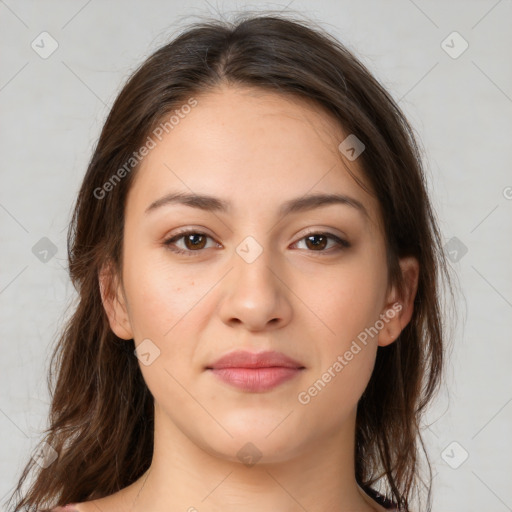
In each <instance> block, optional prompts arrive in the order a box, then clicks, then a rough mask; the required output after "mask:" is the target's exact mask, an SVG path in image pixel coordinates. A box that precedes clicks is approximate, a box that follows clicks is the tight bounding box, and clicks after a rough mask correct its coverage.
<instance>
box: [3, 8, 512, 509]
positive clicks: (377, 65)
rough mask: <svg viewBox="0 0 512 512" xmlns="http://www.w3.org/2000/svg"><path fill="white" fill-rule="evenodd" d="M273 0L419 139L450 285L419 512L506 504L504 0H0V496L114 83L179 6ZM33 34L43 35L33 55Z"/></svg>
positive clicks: (34, 404) (509, 441)
mask: <svg viewBox="0 0 512 512" xmlns="http://www.w3.org/2000/svg"><path fill="white" fill-rule="evenodd" d="M287 3H288V4H289V9H292V10H294V11H299V12H301V13H303V14H304V15H305V16H307V17H309V18H311V19H313V20H315V21H317V22H319V23H320V24H322V25H323V26H324V27H325V28H327V29H328V30H329V31H330V32H331V33H333V34H334V35H335V36H337V37H338V38H339V39H340V40H341V41H342V42H344V43H345V44H347V45H348V46H349V48H351V49H352V50H353V51H355V53H356V54H357V55H358V56H359V57H360V58H361V59H362V60H363V62H364V63H365V64H366V65H367V66H368V67H369V68H370V70H371V71H372V72H373V73H374V74H375V75H376V76H377V77H378V78H379V79H380V80H381V81H382V82H383V84H384V85H385V86H386V87H387V88H388V90H389V91H390V92H391V94H392V95H393V97H394V98H395V99H396V100H398V101H399V105H400V106H401V107H402V109H403V110H404V111H405V113H406V114H407V115H408V117H409V119H410V121H411V123H412V124H413V126H414V127H415V129H416V131H417V133H418V135H419V137H420V139H421V140H422V144H423V146H424V148H425V159H426V162H427V167H428V176H429V180H430V188H431V193H432V197H433V202H434V206H435V208H436V209H437V212H438V215H439V218H440V226H441V229H442V233H443V238H444V242H445V243H447V244H448V245H447V251H448V254H449V256H450V258H451V259H452V260H453V261H452V262H451V265H452V267H453V269H454V271H455V272H456V273H457V275H458V276H459V288H460V291H459V295H458V299H457V305H458V308H459V322H458V324H457V327H456V329H455V332H454V347H453V352H452V355H451V360H450V364H449V367H448V374H447V380H446V383H445V387H444V388H443V392H442V393H441V394H440V395H439V398H438V400H437V401H436V403H435V405H434V406H433V407H432V408H431V409H430V410H429V413H428V420H429V426H426V427H425V431H424V432H425V440H426V444H427V448H428V450H429V453H430V455H431V459H432V462H433V467H434V474H435V479H434V510H435V511H443V512H445V511H454V510H457V511H462V510H464V511H467V512H477V511H479V512H480V511H482V510H485V511H495V512H501V511H507V510H509V511H512V487H511V486H510V482H511V475H512V436H511V426H512V403H511V402H512V372H510V363H511V355H512V343H511V341H512V340H511V335H510V332H511V330H512V314H511V313H512V268H511V265H510V261H511V259H512V258H511V252H512V250H511V249H512V242H511V236H510V235H511V233H512V231H511V228H512V173H511V169H510V162H511V153H512V149H511V148H512V144H511V140H512V122H511V120H512V116H511V114H512V66H511V65H510V62H511V55H510V53H511V52H510V50H511V48H512V31H511V30H510V27H511V26H512V2H511V1H510V0H500V1H496V0H474V1H430V2H427V1H425V0H415V1H412V0H394V1H387V2H377V1H369V0H365V1H360V2H351V1H348V0H347V1H339V2H335V1H333V0H331V1H328V0H323V1H313V0H309V1H300V0H295V1H292V2H282V3H272V4H270V3H266V2H260V3H251V4H249V3H244V2H228V1H225V2H218V3H216V4H215V5H212V4H209V3H207V2H203V1H191V2H188V3H187V4H185V3H184V2H181V1H180V2H178V1H170V0H159V1H153V2H151V3H149V2H142V1H140V0H139V1H123V2H121V1H117V0H116V1H113V0H111V1H104V2H100V1H99V0H92V1H86V0H83V1H69V2H65V3H64V2H57V1H46V2H35V1H33V2H29V1H14V0H9V1H7V0H6V1H2V0H0V41H1V47H2V52H1V54H0V55H1V57H0V58H1V63H0V109H1V116H0V129H1V138H0V154H1V160H0V168H1V179H2V186H1V188H0V223H1V232H0V233H1V234H0V236H1V240H0V247H1V252H0V258H1V266H0V329H1V331H0V343H1V354H2V357H1V358H0V366H1V373H0V379H1V381H0V382H1V387H0V389H1V399H0V412H1V414H0V433H1V457H0V499H2V497H3V496H5V495H6V494H7V493H8V492H9V491H10V490H11V489H12V488H13V486H14V483H15V481H16V479H17V477H18V476H19V473H20V471H21V469H22V467H23V466H24V465H25V463H26V461H27V458H28V457H29V453H30V450H31V449H32V448H33V447H34V446H35V444H36V442H37V441H38V440H39V439H40V437H41V432H42V429H43V428H45V426H46V424H45V420H46V414H47V412H48V404H49V397H48V392H47V387H46V378H47V365H48V362H49V354H50V349H51V348H52V347H53V344H54V342H55V339H56V334H57V333H58V331H59V329H60V328H61V327H62V325H63V319H64V316H65V314H66V306H67V305H68V303H69V300H70V299H71V298H72V296H73V295H72V286H71V285H70V283H69V280H68V277H67V273H66V245H65V235H66V227H67V224H68V222H69V217H70V211H71V207H72V204H73V199H74V196H75V194H76V192H77V189H78V186H79V184H80V181H81V178H82V176H83V174H84V172H85V169H86V164H87V161H88V158H89V157H90V155H91V152H92V149H93V145H94V143H95V141H96V139H97V137H98V135H99V131H100V128H101V126H102V123H103V121H104V119H105V117H106V115H107V113H108V109H109V107H110V105H111V104H112V101H113V100H114V98H115V96H116V94H117V93H118V92H119V90H120V87H121V85H122V83H123V82H124V80H125V79H126V78H127V76H128V75H129V74H130V72H131V71H133V70H134V69H135V67H136V66H138V64H139V63H140V62H141V61H142V60H143V59H144V57H145V56H147V55H148V54H149V53H150V52H151V51H152V50H154V49H156V48H157V47H158V46H160V45H161V44H163V43H164V42H165V41H167V40H168V39H169V38H170V37H171V36H172V35H173V34H174V33H175V32H176V31H177V30H178V29H179V28H180V27H181V26H182V25H183V24H186V23H188V22H192V21H197V18H196V17H195V16H197V15H209V14H212V15H214V16H219V14H218V13H219V12H220V13H221V14H223V15H225V16H228V17H229V14H230V12H231V11H233V10H237V9H245V8H247V9H251V10H260V9H262V8H264V9H275V10H284V9H286V8H287ZM43 31H47V32H48V33H49V34H50V35H51V37H52V38H53V39H55V40H56V41H57V43H58V48H57V50H56V51H55V52H54V53H53V54H51V55H50V56H48V57H47V58H42V57H41V56H40V53H42V52H44V51H48V50H49V49H51V40H50V39H49V38H48V36H40V34H41V32H43ZM454 31H456V32H458V33H459V34H460V36H461V37H462V38H463V39H461V38H460V37H459V36H457V35H455V36H454V35H451V36H450V34H452V32H454ZM448 36H449V37H448ZM42 38H45V39H44V40H43V42H41V39H42ZM447 38H448V39H447ZM445 40H446V42H445V43H444V44H443V41H445ZM33 41H35V42H34V46H35V45H39V47H37V46H36V48H37V50H38V52H39V53H37V52H36V51H35V50H34V49H33V48H32V47H31V43H32V42H33ZM464 41H467V43H468V45H469V46H468V48H467V49H466V50H465V51H464V52H463V53H461V54H460V55H458V54H459V53H460V52H461V50H463V49H464V46H465V44H464ZM43 45H44V48H42V47H43ZM447 52H448V53H447ZM449 53H451V56H450V55H449ZM454 57H456V58H454ZM43 237H47V238H48V239H49V240H50V241H51V243H52V244H54V245H55V249H56V250H57V252H56V254H55V255H53V253H52V251H51V248H52V247H53V246H51V245H48V241H43V242H41V241H40V240H41V239H42V238H43ZM454 237H455V238H454ZM36 244H39V245H36ZM41 244H42V245H41ZM45 244H46V245H45ZM34 246H35V247H36V249H33V248H34ZM41 247H42V248H43V249H46V250H48V251H49V252H47V253H44V252H41V250H42V249H41ZM466 250H467V252H465V251H466ZM34 253H35V254H34ZM45 258H46V260H47V261H46V262H45V261H44V259H45ZM41 260H43V261H41ZM452 443H455V444H452ZM466 457H467V459H465V458H466ZM2 502H3V499H2Z"/></svg>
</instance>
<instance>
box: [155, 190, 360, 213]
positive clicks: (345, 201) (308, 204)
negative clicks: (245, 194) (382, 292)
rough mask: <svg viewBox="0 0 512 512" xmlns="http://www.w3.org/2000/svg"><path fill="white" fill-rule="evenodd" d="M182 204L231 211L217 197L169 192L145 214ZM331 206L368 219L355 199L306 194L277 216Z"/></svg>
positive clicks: (201, 208)
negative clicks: (352, 210)
mask: <svg viewBox="0 0 512 512" xmlns="http://www.w3.org/2000/svg"><path fill="white" fill-rule="evenodd" d="M173 204H183V205H185V206H190V207H192V208H198V209H200V210H204V211H211V212H221V213H227V212H228V211H230V209H231V203H230V202H229V201H226V200H224V199H220V198H218V197H214V196H209V195H204V194H191V193H186V192H171V193H169V194H166V195H165V196H163V197H161V198H160V199H157V200H156V201H154V202H152V203H151V204H150V205H149V206H148V207H147V208H146V211H145V213H146V214H148V213H151V212H153V211H155V210H157V209H158V208H161V207H163V206H168V205H173ZM332 204H341V205H345V206H350V207H352V208H355V209H356V210H358V211H359V212H360V213H362V214H363V215H364V216H365V217H367V218H369V214H368V211H367V210H366V208H365V207H364V205H363V204H362V203H361V202H360V201H358V200H357V199H355V198H353V197H350V196H347V195H344V194H320V193H317V194H308V195H305V196H302V197H297V198H295V199H290V200H288V201H286V202H284V203H283V204H282V205H281V207H280V208H279V212H278V213H279V215H280V216H282V217H284V216H286V215H289V214H292V213H299V212H304V211H309V210H313V209H315V208H321V207H324V206H329V205H332Z"/></svg>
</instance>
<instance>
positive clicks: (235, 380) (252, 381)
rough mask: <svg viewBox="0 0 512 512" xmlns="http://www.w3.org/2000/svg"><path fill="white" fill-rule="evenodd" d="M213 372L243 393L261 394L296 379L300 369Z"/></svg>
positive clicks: (222, 369)
mask: <svg viewBox="0 0 512 512" xmlns="http://www.w3.org/2000/svg"><path fill="white" fill-rule="evenodd" d="M210 370H211V372H212V373H213V374H214V375H216V376H217V377H219V378H220V379H221V380H223V381H224V382H226V383H228V384H231V385H232V386H235V387H237V388H239V389H241V390H243V391H250V392H253V393H254V392H261V391H268V390H270V389H273V388H275V387H277V386H279V385H280V384H282V383H283V382H286V381H287V380H290V379H293V378H294V377H296V376H297V375H298V374H299V373H300V371H301V369H300V368H285V367H283V366H273V367H270V368H211V369H210Z"/></svg>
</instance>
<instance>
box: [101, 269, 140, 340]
mask: <svg viewBox="0 0 512 512" xmlns="http://www.w3.org/2000/svg"><path fill="white" fill-rule="evenodd" d="M98 283H99V287H100V294H101V301H102V302H103V307H104V309H105V312H106V314H107V317H108V321H109V324H110V328H111V329H112V331H113V332H114V334H115V335H116V336H117V337H119V338H121V339H124V340H130V339H132V338H133V332H132V328H131V324H130V319H129V316H128V311H127V308H126V301H125V298H124V294H123V291H122V287H121V283H120V282H119V279H118V277H117V273H116V272H115V270H114V269H113V268H112V266H111V265H109V264H105V265H104V266H103V267H102V268H101V270H100V272H99V275H98Z"/></svg>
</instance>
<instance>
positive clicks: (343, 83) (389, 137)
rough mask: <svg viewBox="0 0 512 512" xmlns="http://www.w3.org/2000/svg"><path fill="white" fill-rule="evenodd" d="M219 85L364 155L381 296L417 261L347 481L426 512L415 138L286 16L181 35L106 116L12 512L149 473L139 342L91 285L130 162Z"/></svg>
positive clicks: (434, 364) (425, 371)
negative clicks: (256, 92)
mask: <svg viewBox="0 0 512 512" xmlns="http://www.w3.org/2000/svg"><path fill="white" fill-rule="evenodd" d="M222 84H231V85H234V86H236V85H240V86H244V87H247V86H249V87H255V88H261V89H263V90H265V91H268V92H276V93H280V94H285V95H290V96H292V95H293V96H295V97H297V98H302V99H305V100H309V101H311V100H312V101H313V102H314V104H315V105H317V107H318V108H319V109H323V110H325V111H327V112H328V113H330V115H332V116H334V118H335V119H336V120H338V121H339V123H340V126H341V127H342V128H343V129H344V130H345V132H346V133H350V134H355V135H356V136H357V138H358V139H360V140H361V141H362V142H363V143H364V145H365V150H364V152H363V153H362V154H361V156H360V157H359V158H358V163H359V164H360V166H361V168H362V170H363V173H364V176H365V178H366V180H367V183H369V184H370V188H371V192H372V193H373V194H374V195H375V196H376V197H377V199H378V202H379V206H380V210H381V215H382V219H383V225H384V229H385V238H386V251H387V264H388V272H389V279H390V282H391V283H393V284H395V285H396V286H398V288H399V289H401V287H402V285H403V283H402V281H401V273H400V267H399V265H398V260H399V258H400V257H404V256H414V257H416V258H417V259H418V261H419V282H418V289H417V294H416V298H415V301H414V313H413V316H412V319H411V321H410V322H409V324H408V325H407V326H406V327H405V328H404V329H403V331H402V332H401V334H400V336H399V338H398V339H397V340H396V341H395V342H394V343H392V344H391V345H389V346H387V347H379V348H378V351H377V357H376V362H375V367H374V371H373V374H372V376H371V378H370V381H369V383H368V386H367V388H366V390H365V391H364V394H363V395H362V397H361V399H360V401H359V403H358V407H357V420H356V433H355V441H356V442H355V458H356V466H355V475H356V480H357V482H358V484H359V485H360V486H361V487H362V488H364V489H366V490H368V491H369V492H370V491H371V490H372V489H373V490H375V486H376V485H378V486H379V492H380V493H381V494H383V495H384V496H386V497H387V498H389V499H392V500H393V501H394V502H395V503H397V504H398V505H399V506H400V507H401V509H402V510H408V509H409V507H410V504H411V500H412V496H413V492H414V491H415V490H416V491H417V490H418V489H419V488H420V484H421V485H423V486H426V489H427V504H426V505H425V506H424V507H422V510H427V509H428V510H430V508H431V504H430V500H431V469H430V464H429V463H428V456H427V453H426V450H425V448H424V446H423V441H422V437H421V425H420V420H421V418H422V414H423V412H424V410H425V407H426V406H427V404H428V403H429V402H430V401H431V399H432V398H433V397H434V395H435V393H436V391H437V389H438V387H439V384H440V381H441V376H442V370H443V354H444V345H445V338H446V335H445V332H444V330H443V328H442V322H443V318H442V317H443V315H442V313H443V307H442V293H441V292H442V290H441V286H442V283H446V282H449V277H450V276H449V274H448V269H447V264H446V260H445V257H444V254H443V248H442V243H441V237H440V233H439V229H438V227H437V221H436V217H435V214H434V211H433V208H432V206H431V203H430V201H429V197H428V194H427V184H426V179H425V171H424V169H423V164H422V158H421V151H420V149H419V146H418V143H417V141H416V139H415V135H414V131H413V129H412V127H411V126H410V125H409V123H408V121H407V120H406V118H405V116H404V114H403V113H402V112H401V110H400V109H399V107H398V106H397V104H396V102H395V101H394V100H393V99H392V97H391V96H390V94H389V93H388V92H387V91H386V90H385V89H384V88H383V86H382V85H381V84H380V83H379V82H378V81H377V80H376V79H375V78H374V77H373V76H372V74H371V73H370V72H369V71H368V70H367V69H366V67H365V66H364V65H363V64H362V63H361V62H360V61H359V60H358V59H357V58H356V57H355V56H354V55H353V54H352V52H350V51H349V50H348V49H347V48H346V47H345V46H344V45H343V44H342V43H341V42H339V41H338V40H337V39H336V38H334V37H333V36H331V35H330V34H329V33H328V32H327V31H325V30H324V29H322V28H320V27H318V26H316V25H315V24H313V23H312V22H307V21H303V20H301V21H298V20H297V18H292V17H290V16H289V15H288V16H283V15H278V14H269V13H266V14H265V13H259V14H251V15H248V14H247V13H242V14H241V15H239V17H238V19H237V20H236V22H228V21H219V20H206V21H201V22H196V23H194V24H191V25H189V26H188V27H187V28H186V29H185V30H183V31H182V32H181V33H180V34H179V35H177V36H176V37H175V38H174V39H173V40H172V41H171V42H169V43H168V44H166V45H164V46H162V47H161V48H160V49H158V50H157V51H156V52H155V53H153V54H152V55H151V56H150V57H148V58H147V60H146V61H145V62H144V63H143V64H142V65H141V66H140V67H139V68H138V69H137V70H136V71H135V72H134V73H133V74H132V76H131V77H130V78H129V79H128V81H127V83H126V84H125V86H124V87H123V89H122V90H121V92H120V93H119V95H118V97H117V99H116V100H115V102H114V105H113V107H112V109H111V111H110V113H109V115H108V118H107V120H106V122H105V124H104V126H103V129H102V132H101V135H100V138H99V140H98V143H97V145H96V148H95V150H94V153H93V155H92V158H91V160H90V163H89V165H88V169H87V172H86V175H85V177H84V180H83V183H82V185H81V189H80V191H79V194H78V198H77V201H76V206H75V209H74V213H73V217H72V221H71V224H70V229H69V233H68V257H69V273H70V277H71V280H72V282H73V285H74V287H75V289H76V291H77V303H76V307H75V309H74V310H73V314H72V316H71V317H70V319H69V321H68V323H67V324H66V327H65V329H64V331H63V333H62V336H61V337H60V339H59V340H58V343H57V344H56V346H55V348H54V351H53V353H52V357H51V361H50V366H51V368H50V373H49V379H48V385H49V388H50V396H51V407H50V413H49V428H47V429H46V430H45V438H44V439H43V440H42V441H41V443H40V445H39V446H38V447H37V448H36V452H37V453H38V454H39V456H38V457H36V456H34V457H32V458H31V459H30V461H29V462H28V463H27V465H26V467H25V468H24V471H23V473H22V475H21V477H20V479H19V482H18V485H17V487H16V489H15V491H14V493H13V495H12V496H11V499H10V501H9V503H10V502H11V501H12V500H13V498H14V496H15V495H16V496H17V500H16V501H15V505H14V509H13V510H14V512H17V511H19V510H21V508H22V507H25V508H24V510H29V511H35V510H37V509H39V508H43V507H47V506H48V507H52V506H55V505H58V504H60V505H62V504H65V503H70V502H82V501H88V500H92V499H99V498H101V497H104V496H108V495H110V494H113V493H115V492H117V491H119V490H120V489H122V488H124V487H126V486H128V485H130V484H131V483H133V482H134V481H135V480H137V479H138V478H139V477H140V476H141V475H142V474H143V473H144V472H145V471H146V470H147V469H148V468H149V466H150V464H151V460H152V453H153V435H154V431H153V426H154V425H153V422H154V410H153V397H152V395H151V394H150V392H149V390H148V388H147V386H146V384H145V382H144V379H143V377H142V374H141V371H140V368H139V364H138V360H137V358H136V356H135V355H134V344H133V340H132V341H125V340H121V339H120V338H118V337H116V335H115V334H114V333H113V332H112V330H111V329H110V326H109V322H108V320H107V316H106V313H105V310H104V308H103V305H102V300H101V295H100V288H99V283H98V274H99V272H100V269H101V267H102V265H103V264H104V263H105V262H106V261H110V262H112V263H113V264H114V266H116V267H117V268H118V269H119V265H120V262H121V257H122V253H121V249H122V240H123V224H124V208H125V203H126V197H127V193H128V191H129V189H130V186H131V183H132V181H133V178H134V175H135V173H136V171H137V169H138V167H139V165H138V162H137V161H136V160H137V157H136V156H134V155H138V150H139V149H140V148H141V147H142V146H143V145H144V144H145V143H146V142H147V141H148V137H150V136H152V134H154V133H158V132H155V129H156V128H157V127H158V126H159V124H160V123H161V122H162V120H164V119H169V116H171V115H173V112H176V111H178V112H179V111H180V110H179V109H180V108H182V107H183V106H184V105H187V104H188V105H191V104H192V103H193V101H195V100H194V99H193V98H195V97H199V96H200V95H201V94H203V93H207V92H208V91H212V90H214V89H215V88H216V87H218V86H219V85H222ZM168 129H170V128H169V127H168ZM127 162H129V165H127ZM122 169H124V171H121V170H122ZM361 186H363V185H362V184H361ZM54 377H56V381H55V382H54V381H53V378H54ZM420 448H421V449H422V451H423V453H424V454H425V455H426V460H427V466H428V469H429V472H430V479H429V480H428V482H426V483H425V482H424V481H423V479H422V478H421V471H420V466H421V464H420V462H421V461H420V455H421V452H420ZM41 453H42V454H43V455H44V456H43V457H41V456H40V455H41ZM41 459H42V460H43V462H44V461H46V463H41ZM32 471H34V472H35V475H34V479H33V481H32V482H31V485H30V487H29V489H27V491H26V492H22V485H23V483H24V481H25V480H26V478H27V477H28V475H29V474H30V472H32Z"/></svg>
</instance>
